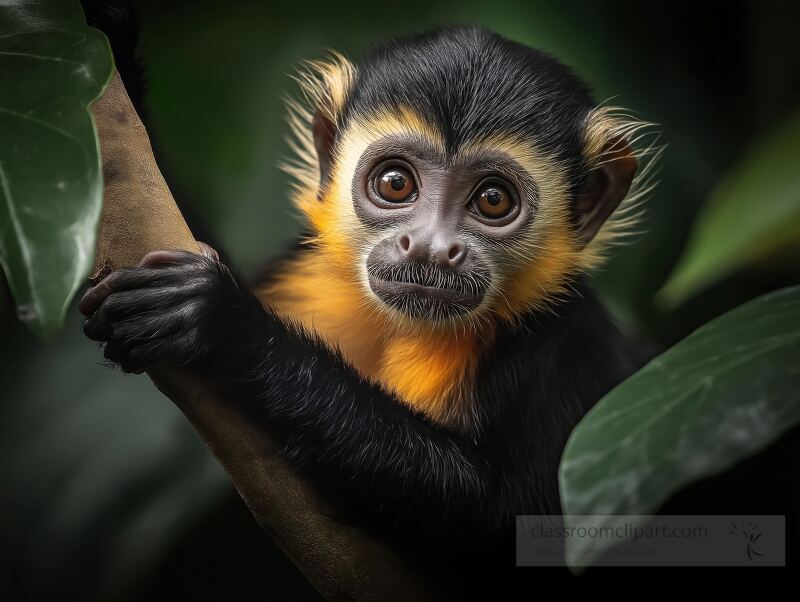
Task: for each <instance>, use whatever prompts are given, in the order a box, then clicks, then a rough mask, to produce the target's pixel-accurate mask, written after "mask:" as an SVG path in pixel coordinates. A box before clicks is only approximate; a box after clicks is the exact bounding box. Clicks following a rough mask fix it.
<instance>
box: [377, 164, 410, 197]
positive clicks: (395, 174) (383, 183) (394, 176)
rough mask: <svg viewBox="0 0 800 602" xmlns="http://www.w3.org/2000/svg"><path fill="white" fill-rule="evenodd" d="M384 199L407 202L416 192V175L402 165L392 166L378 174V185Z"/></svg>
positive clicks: (379, 192)
mask: <svg viewBox="0 0 800 602" xmlns="http://www.w3.org/2000/svg"><path fill="white" fill-rule="evenodd" d="M375 188H376V189H377V192H378V194H379V195H380V196H381V198H382V199H384V200H385V201H388V202H390V203H405V202H406V201H408V200H409V199H410V198H411V195H412V194H414V191H415V190H416V186H415V185H414V176H412V175H411V173H410V172H409V171H408V170H407V169H403V168H402V167H390V168H389V169H387V170H385V171H384V172H383V173H381V174H380V175H379V176H378V179H377V182H376V186H375Z"/></svg>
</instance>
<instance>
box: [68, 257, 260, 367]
mask: <svg viewBox="0 0 800 602" xmlns="http://www.w3.org/2000/svg"><path fill="white" fill-rule="evenodd" d="M201 249H202V254H195V253H189V252H187V251H152V252H150V253H148V254H147V255H146V256H145V257H144V259H142V261H141V262H140V263H139V265H138V266H137V267H135V268H123V269H120V270H117V271H115V272H112V273H111V274H109V275H108V276H107V277H106V278H105V279H103V280H102V281H101V282H100V283H98V284H97V285H95V286H93V287H92V288H90V289H89V290H88V291H87V292H86V294H85V295H84V296H83V298H82V299H81V301H80V304H79V309H80V311H81V312H82V313H83V314H84V315H85V316H87V318H86V321H85V322H84V325H83V332H84V333H85V334H86V336H87V337H89V338H90V339H93V340H95V341H99V342H102V343H105V351H104V354H105V357H106V359H108V360H109V361H111V362H113V363H115V364H118V365H119V366H120V367H121V368H122V370H123V371H124V372H132V373H136V374H139V373H141V372H144V371H145V370H148V369H150V368H153V367H156V366H159V365H165V364H182V365H190V364H198V365H201V364H204V363H206V362H211V361H213V358H214V357H216V356H217V355H220V354H224V353H225V349H224V347H225V346H226V345H236V344H237V336H236V335H237V332H238V330H239V329H238V328H237V327H236V325H237V324H242V323H243V321H246V320H247V319H248V317H249V316H248V314H252V313H253V312H257V311H259V308H258V307H253V305H254V304H253V301H252V298H250V297H251V296H248V295H247V294H245V291H242V290H241V289H240V288H239V285H238V283H237V282H236V279H235V278H234V277H233V275H232V274H231V273H230V271H229V270H228V269H227V268H226V267H225V266H224V265H223V264H222V263H220V261H219V259H218V256H217V253H216V251H214V250H213V249H212V248H211V247H209V246H208V245H204V244H202V243H201ZM261 311H262V313H263V309H262V310H261Z"/></svg>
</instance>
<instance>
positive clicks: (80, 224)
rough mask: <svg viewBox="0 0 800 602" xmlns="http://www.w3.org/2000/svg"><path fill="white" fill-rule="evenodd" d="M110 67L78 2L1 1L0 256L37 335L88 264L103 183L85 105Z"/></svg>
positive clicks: (49, 325) (55, 316) (58, 319)
mask: <svg viewBox="0 0 800 602" xmlns="http://www.w3.org/2000/svg"><path fill="white" fill-rule="evenodd" d="M112 72H113V60H112V58H111V51H110V48H109V46H108V41H107V40H106V38H105V36H104V35H103V34H102V33H100V32H99V31H97V30H95V29H92V28H90V27H88V26H87V25H86V22H85V20H84V18H83V13H82V11H81V7H80V3H79V2H78V1H77V0H75V1H57V2H56V1H53V2H26V1H19V2H11V3H10V4H9V3H3V4H2V5H1V6H0V90H2V94H0V264H2V267H3V270H4V271H5V274H6V277H7V278H8V283H9V286H10V288H11V292H12V294H13V296H14V299H15V301H16V305H17V313H18V315H19V317H20V319H21V320H23V321H24V322H26V323H27V324H28V325H29V326H30V327H31V328H32V329H33V330H34V331H35V332H36V333H37V334H39V335H40V336H47V335H50V334H52V333H53V332H55V330H57V329H58V328H59V327H60V326H61V324H62V322H63V319H64V314H65V312H66V309H67V305H68V303H69V301H70V299H71V298H72V296H73V295H74V294H75V291H76V290H77V289H78V287H79V286H80V285H81V283H82V282H83V280H84V279H85V277H86V275H87V274H88V272H89V270H90V269H91V266H92V261H93V256H94V242H95V236H96V230H97V222H98V219H99V217H100V207H101V202H102V192H103V186H102V173H101V169H100V155H99V150H98V141H97V134H96V132H95V129H94V124H93V122H92V119H91V116H90V115H89V113H88V110H87V107H88V105H89V104H90V103H91V102H92V101H93V100H95V99H96V98H98V97H99V96H100V95H101V94H102V92H103V90H104V89H105V86H106V85H107V83H108V81H109V79H110V77H111V74H112Z"/></svg>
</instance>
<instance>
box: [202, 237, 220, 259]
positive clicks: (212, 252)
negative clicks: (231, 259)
mask: <svg viewBox="0 0 800 602" xmlns="http://www.w3.org/2000/svg"><path fill="white" fill-rule="evenodd" d="M197 246H198V247H200V254H201V255H203V256H204V257H208V258H209V259H213V260H214V261H219V253H217V251H216V249H214V247H212V246H211V245H207V244H206V243H204V242H201V241H199V240H198V241H197Z"/></svg>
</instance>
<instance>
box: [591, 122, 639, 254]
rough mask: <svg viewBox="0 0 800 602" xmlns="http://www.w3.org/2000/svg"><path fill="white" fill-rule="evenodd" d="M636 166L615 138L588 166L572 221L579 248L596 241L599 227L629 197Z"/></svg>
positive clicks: (625, 145)
mask: <svg viewBox="0 0 800 602" xmlns="http://www.w3.org/2000/svg"><path fill="white" fill-rule="evenodd" d="M638 164H639V162H638V160H637V159H636V157H635V156H634V154H633V151H632V150H631V147H630V145H629V144H628V142H627V141H626V140H625V139H624V138H622V137H614V138H612V139H611V140H610V141H608V142H607V143H606V144H605V146H604V147H603V148H602V150H601V151H600V153H598V154H597V157H596V159H595V161H594V166H593V167H592V166H591V164H590V169H589V172H588V173H587V174H586V177H585V178H584V181H583V184H582V185H581V188H580V190H579V191H578V197H577V200H576V203H575V218H576V225H577V234H578V240H579V242H580V244H581V246H582V247H584V246H586V245H587V244H589V243H590V242H591V240H592V239H593V238H594V237H595V235H596V234H597V232H598V231H599V230H600V227H601V226H602V225H603V224H604V223H605V221H606V220H607V219H608V218H609V217H610V216H611V214H612V213H614V210H615V209H616V208H617V207H618V206H619V204H620V203H621V202H622V199H624V198H625V196H626V195H627V194H628V191H629V190H630V187H631V183H632V182H633V176H634V174H635V173H636V168H637V166H638Z"/></svg>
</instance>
